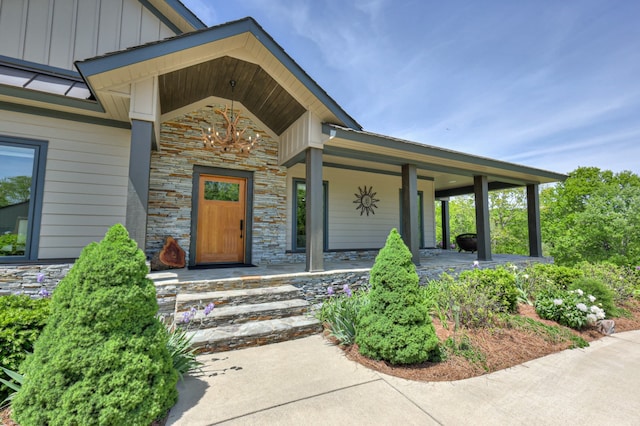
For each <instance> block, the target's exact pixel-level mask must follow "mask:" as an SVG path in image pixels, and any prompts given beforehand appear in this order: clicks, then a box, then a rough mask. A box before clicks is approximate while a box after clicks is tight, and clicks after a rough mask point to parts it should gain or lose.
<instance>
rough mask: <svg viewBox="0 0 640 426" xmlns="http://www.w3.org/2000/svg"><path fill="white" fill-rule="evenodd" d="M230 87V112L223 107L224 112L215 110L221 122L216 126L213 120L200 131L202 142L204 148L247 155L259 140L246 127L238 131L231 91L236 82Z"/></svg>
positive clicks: (231, 83) (238, 117) (238, 119)
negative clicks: (220, 117)
mask: <svg viewBox="0 0 640 426" xmlns="http://www.w3.org/2000/svg"><path fill="white" fill-rule="evenodd" d="M229 85H230V86H231V110H229V108H228V107H227V106H226V105H225V107H224V111H222V110H219V109H218V110H216V114H220V115H221V116H222V122H221V123H219V124H218V125H216V123H214V120H212V121H211V124H210V125H209V126H208V127H206V128H203V129H202V142H203V144H204V147H205V148H208V149H221V150H223V151H236V152H239V153H241V154H249V153H250V152H251V150H252V149H253V148H254V147H255V146H256V144H257V143H258V141H259V139H260V135H259V134H258V133H257V132H252V131H251V130H249V129H248V128H247V127H245V128H243V129H240V128H239V121H240V118H241V117H240V114H236V115H235V116H234V109H233V98H234V96H233V89H234V88H235V87H236V81H235V80H231V81H229ZM252 133H253V134H252Z"/></svg>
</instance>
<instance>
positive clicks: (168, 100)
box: [159, 56, 305, 135]
mask: <svg viewBox="0 0 640 426" xmlns="http://www.w3.org/2000/svg"><path fill="white" fill-rule="evenodd" d="M230 80H235V81H236V87H235V89H234V90H233V92H232V90H231V86H230V84H229V81H230ZM159 89H160V105H161V109H162V114H166V113H168V112H171V111H174V110H177V109H179V108H182V107H184V106H187V105H189V104H192V103H195V102H197V101H199V100H201V99H204V98H207V97H209V96H216V97H219V98H224V99H232V98H233V99H234V100H235V101H238V102H240V103H242V104H243V105H244V107H245V108H247V109H248V110H249V111H250V112H251V113H252V114H253V115H255V116H256V117H258V118H259V119H260V121H262V122H263V123H265V124H266V125H267V126H268V127H269V128H270V129H271V130H272V131H273V132H274V133H276V134H277V135H280V134H282V132H284V131H285V130H286V129H287V128H288V127H289V126H290V125H291V124H293V123H294V122H295V121H296V120H297V119H298V118H299V117H300V116H301V115H302V114H304V112H305V108H304V107H303V106H302V105H300V103H299V102H298V101H296V99H295V98H294V97H293V96H291V95H290V94H289V92H287V90H285V89H284V88H283V87H282V86H281V85H280V84H278V82H277V81H276V80H275V79H274V78H272V77H271V76H270V75H269V74H268V73H267V72H266V71H265V70H264V69H262V67H260V66H258V65H256V64H253V63H250V62H247V61H243V60H240V59H237V58H232V57H230V56H224V57H222V58H217V59H213V60H210V61H207V62H203V63H200V64H197V65H192V66H190V67H187V68H183V69H180V70H177V71H173V72H170V73H167V74H163V75H161V76H160V78H159Z"/></svg>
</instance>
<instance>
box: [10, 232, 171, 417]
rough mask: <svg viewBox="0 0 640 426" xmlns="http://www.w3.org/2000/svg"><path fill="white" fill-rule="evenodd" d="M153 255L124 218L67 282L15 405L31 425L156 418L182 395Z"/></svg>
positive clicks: (92, 246)
mask: <svg viewBox="0 0 640 426" xmlns="http://www.w3.org/2000/svg"><path fill="white" fill-rule="evenodd" d="M146 273H147V266H146V264H145V256H144V253H142V251H141V250H139V249H138V248H137V245H136V243H135V241H133V240H131V239H130V238H129V236H128V234H127V231H126V230H125V228H124V227H123V226H122V225H115V226H113V227H112V228H111V229H110V230H109V231H108V232H107V234H106V235H105V237H104V239H103V240H102V241H101V242H100V243H91V244H90V245H88V246H87V247H85V249H84V250H83V251H82V254H81V255H80V258H79V259H78V260H77V261H76V263H75V265H74V266H73V268H72V269H71V271H69V274H68V275H67V276H66V277H65V278H64V279H63V280H62V281H61V282H60V284H59V285H58V287H57V288H56V291H55V292H54V295H53V299H52V303H51V316H50V317H49V319H48V322H47V325H46V326H45V328H44V330H43V331H42V334H41V335H40V337H39V338H38V340H37V341H36V343H35V345H34V352H33V354H32V355H30V356H28V357H27V360H26V361H25V364H24V365H23V368H21V370H22V372H23V373H24V374H25V377H26V378H25V382H24V384H23V386H22V389H21V390H20V391H19V392H18V394H17V395H16V397H15V399H14V401H13V404H12V408H13V412H14V416H15V418H16V420H17V421H18V422H19V423H20V424H22V425H23V426H29V425H45V424H51V425H53V424H77V425H96V424H100V425H123V424H127V425H143V426H147V425H149V424H150V423H151V422H152V421H153V420H155V419H159V418H162V416H164V415H165V414H166V412H167V411H168V410H169V408H170V407H171V406H172V405H173V404H174V403H175V401H176V399H177V390H176V383H177V380H178V376H177V372H176V371H175V369H174V368H173V362H172V359H171V356H170V354H169V351H168V350H167V339H168V335H167V331H166V329H165V327H164V326H163V325H162V324H161V323H160V321H159V320H158V319H157V318H156V316H155V315H156V313H157V310H158V304H157V301H156V294H155V288H154V286H153V283H152V282H151V281H150V280H148V279H147V278H146V277H145V275H146Z"/></svg>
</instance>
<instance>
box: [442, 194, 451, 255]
mask: <svg viewBox="0 0 640 426" xmlns="http://www.w3.org/2000/svg"><path fill="white" fill-rule="evenodd" d="M440 216H441V222H442V249H443V250H449V245H450V244H451V230H450V227H449V199H448V198H447V199H442V200H440Z"/></svg>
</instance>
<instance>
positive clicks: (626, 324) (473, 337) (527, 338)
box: [342, 301, 640, 382]
mask: <svg viewBox="0 0 640 426" xmlns="http://www.w3.org/2000/svg"><path fill="white" fill-rule="evenodd" d="M625 308H626V309H627V310H629V312H630V313H631V317H630V318H615V319H614V320H615V323H616V326H615V330H616V333H619V332H622V331H629V330H638V329H640V302H639V301H631V302H629V303H628V304H627V305H626V306H625ZM519 313H520V315H522V316H525V317H529V318H533V319H535V320H537V321H540V322H542V323H544V324H547V325H557V324H556V323H555V322H553V321H547V320H543V319H541V318H540V317H539V316H538V314H537V313H536V311H535V309H534V308H533V307H532V306H528V305H520V306H519ZM433 323H434V326H435V328H436V334H437V335H438V338H439V339H440V341H444V340H446V339H447V338H448V337H449V336H451V335H453V331H452V330H453V326H452V324H449V325H448V327H447V328H446V329H445V328H444V327H443V326H442V324H441V323H440V321H439V320H437V319H436V320H434V321H433ZM567 330H570V331H571V332H572V333H574V334H575V335H577V336H580V337H582V338H583V339H584V340H586V341H587V342H592V341H594V340H596V339H599V338H601V337H603V335H602V334H600V333H599V332H598V331H597V330H596V329H595V328H587V329H584V330H581V331H576V330H571V329H569V328H567ZM458 334H459V335H461V334H460V332H458ZM464 335H466V336H467V337H468V338H469V341H470V342H471V344H472V345H473V346H474V347H475V348H477V349H479V351H480V352H482V354H484V356H485V360H484V362H483V363H480V362H470V361H468V360H467V359H465V358H463V357H462V356H456V355H451V356H449V357H448V358H447V359H446V360H445V361H443V362H438V363H432V362H424V363H422V364H415V365H406V366H405V365H392V364H390V363H388V362H385V361H376V360H372V359H369V358H366V357H364V356H362V355H360V353H359V352H358V347H357V345H353V346H348V347H343V348H342V349H343V350H344V351H345V353H346V356H347V357H348V358H349V359H351V360H353V361H355V362H358V363H360V364H362V365H364V366H366V367H368V368H370V369H372V370H376V371H379V372H381V373H385V374H389V375H391V376H397V377H402V378H404V379H409V380H416V381H424V382H440V381H452V380H460V379H468V378H470V377H475V376H480V375H483V374H487V373H491V372H494V371H498V370H502V369H505V368H509V367H513V366H515V365H519V364H523V363H525V362H527V361H530V360H532V359H536V358H540V357H543V356H545V355H549V354H552V353H555V352H560V351H562V350H565V349H568V348H569V347H571V342H562V343H554V342H550V341H549V340H546V339H544V338H543V337H541V336H539V335H537V334H535V333H532V332H528V331H522V330H517V329H513V328H495V329H493V330H489V329H485V328H479V329H464Z"/></svg>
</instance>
